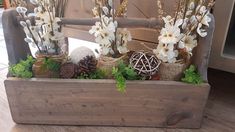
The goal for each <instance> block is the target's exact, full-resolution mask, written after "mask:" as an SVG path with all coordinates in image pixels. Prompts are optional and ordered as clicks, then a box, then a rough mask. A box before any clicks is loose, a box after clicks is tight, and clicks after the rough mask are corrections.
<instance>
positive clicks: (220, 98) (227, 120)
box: [0, 70, 235, 132]
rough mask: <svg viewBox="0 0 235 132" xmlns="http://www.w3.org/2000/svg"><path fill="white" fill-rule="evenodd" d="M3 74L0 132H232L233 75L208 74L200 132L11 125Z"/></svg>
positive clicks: (197, 131) (0, 73) (234, 116)
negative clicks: (207, 99)
mask: <svg viewBox="0 0 235 132" xmlns="http://www.w3.org/2000/svg"><path fill="white" fill-rule="evenodd" d="M6 74H7V70H4V71H0V76H1V78H0V131H1V132H234V129H235V126H234V122H235V114H234V113H235V100H234V96H235V90H234V87H235V82H234V81H233V80H234V79H235V75H234V74H230V73H226V74H224V72H218V71H216V70H209V82H210V83H211V85H212V92H211V95H210V97H209V101H208V103H207V107H206V110H205V115H204V119H203V124H202V128H201V129H190V130H189V129H166V128H143V127H97V126H54V125H20V124H15V123H14V122H13V121H12V119H11V114H10V110H9V106H8V101H7V98H6V93H5V88H4V84H3V80H4V79H6Z"/></svg>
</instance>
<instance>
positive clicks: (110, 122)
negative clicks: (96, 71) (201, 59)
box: [5, 78, 210, 128]
mask: <svg viewBox="0 0 235 132" xmlns="http://www.w3.org/2000/svg"><path fill="white" fill-rule="evenodd" d="M5 86H6V92H7V96H8V100H9V104H10V108H11V113H12V117H13V120H14V121H15V122H16V123H23V124H56V125H102V126H142V127H170V128H199V127H200V125H201V120H202V116H203V110H204V107H205V104H206V102H207V98H208V94H209V90H210V86H209V84H207V83H205V84H202V85H189V84H185V83H181V82H171V81H167V82H166V81H128V82H127V92H126V93H124V94H122V93H119V92H118V91H117V90H116V88H115V81H114V80H78V79H74V80H61V79H29V80H24V79H17V78H8V79H7V80H6V81H5Z"/></svg>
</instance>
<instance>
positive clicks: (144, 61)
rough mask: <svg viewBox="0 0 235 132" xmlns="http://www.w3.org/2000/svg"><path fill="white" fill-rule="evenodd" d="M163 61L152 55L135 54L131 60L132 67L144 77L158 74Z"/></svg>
mask: <svg viewBox="0 0 235 132" xmlns="http://www.w3.org/2000/svg"><path fill="white" fill-rule="evenodd" d="M160 64H161V61H160V60H158V59H157V57H156V56H155V55H153V54H151V53H145V52H135V53H133V54H132V56H131V58H130V66H131V67H132V68H133V69H135V71H136V72H137V73H138V74H139V75H141V76H144V77H151V76H152V75H154V74H156V73H157V71H158V68H159V66H160Z"/></svg>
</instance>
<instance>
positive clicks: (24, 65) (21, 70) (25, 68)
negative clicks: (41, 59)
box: [9, 56, 36, 78]
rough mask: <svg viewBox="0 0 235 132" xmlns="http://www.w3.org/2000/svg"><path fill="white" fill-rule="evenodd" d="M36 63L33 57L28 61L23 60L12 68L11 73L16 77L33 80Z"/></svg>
mask: <svg viewBox="0 0 235 132" xmlns="http://www.w3.org/2000/svg"><path fill="white" fill-rule="evenodd" d="M35 61H36V60H35V59H34V58H33V57H32V56H28V57H27V59H26V60H21V61H20V62H19V63H18V64H16V65H12V66H10V69H9V71H10V73H11V74H12V75H13V76H15V77H19V78H32V77H33V72H32V67H33V64H34V63H35Z"/></svg>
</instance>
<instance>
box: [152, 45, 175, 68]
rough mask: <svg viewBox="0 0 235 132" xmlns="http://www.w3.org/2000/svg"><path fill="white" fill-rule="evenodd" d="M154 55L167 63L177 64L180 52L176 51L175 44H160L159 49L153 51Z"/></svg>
mask: <svg viewBox="0 0 235 132" xmlns="http://www.w3.org/2000/svg"><path fill="white" fill-rule="evenodd" d="M153 53H154V54H155V55H156V56H157V58H158V59H160V60H162V62H165V63H175V62H176V60H177V59H176V58H177V57H178V51H177V50H174V45H173V44H163V43H159V45H158V47H157V49H154V50H153Z"/></svg>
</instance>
